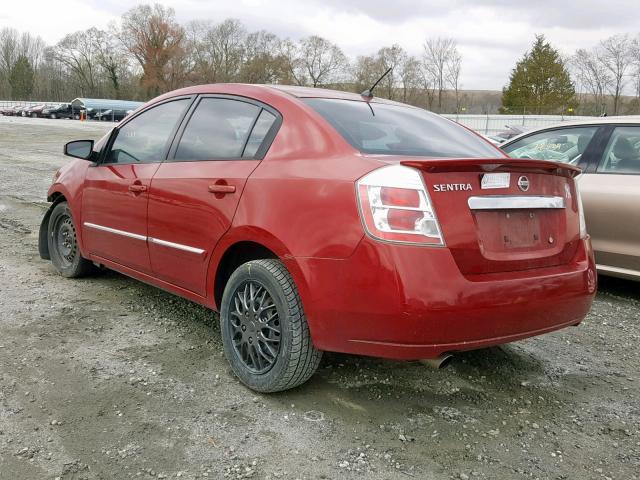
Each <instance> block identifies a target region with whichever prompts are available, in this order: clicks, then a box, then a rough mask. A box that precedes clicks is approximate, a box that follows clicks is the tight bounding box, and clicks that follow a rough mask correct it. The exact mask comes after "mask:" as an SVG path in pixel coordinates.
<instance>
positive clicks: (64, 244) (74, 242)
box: [47, 202, 95, 278]
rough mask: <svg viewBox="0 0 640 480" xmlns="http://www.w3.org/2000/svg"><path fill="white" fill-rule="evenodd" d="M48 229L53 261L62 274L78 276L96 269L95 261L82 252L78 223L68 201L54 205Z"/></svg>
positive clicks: (64, 275) (72, 276)
mask: <svg viewBox="0 0 640 480" xmlns="http://www.w3.org/2000/svg"><path fill="white" fill-rule="evenodd" d="M47 231H48V235H47V242H48V244H49V255H50V256H51V263H53V266H54V267H55V269H56V270H57V271H58V273H60V275H62V276H63V277H67V278H76V277H83V276H85V275H88V274H90V273H91V272H93V271H94V268H95V267H94V265H93V263H91V262H90V261H89V260H87V259H85V258H82V255H81V254H80V247H79V245H78V238H77V235H76V225H75V222H74V221H73V216H72V215H71V209H70V208H69V205H68V204H67V202H60V203H58V204H57V205H56V206H55V207H53V210H52V211H51V216H50V217H49V225H48V226H47Z"/></svg>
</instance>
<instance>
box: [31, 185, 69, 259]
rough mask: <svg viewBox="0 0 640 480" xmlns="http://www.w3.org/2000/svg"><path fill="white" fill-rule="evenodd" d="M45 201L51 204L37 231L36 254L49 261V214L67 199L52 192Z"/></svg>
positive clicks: (59, 193) (61, 194) (58, 193)
mask: <svg viewBox="0 0 640 480" xmlns="http://www.w3.org/2000/svg"><path fill="white" fill-rule="evenodd" d="M47 201H48V202H51V205H50V206H49V208H48V209H47V211H46V212H45V214H44V217H42V222H40V230H39V231H38V253H39V254H40V258H42V259H43V260H51V255H50V254H49V242H48V235H49V218H50V217H51V212H52V211H53V209H54V208H55V207H56V205H58V204H59V203H60V202H66V201H67V198H66V197H65V195H64V193H62V192H58V191H55V192H52V193H50V194H49V195H48V196H47Z"/></svg>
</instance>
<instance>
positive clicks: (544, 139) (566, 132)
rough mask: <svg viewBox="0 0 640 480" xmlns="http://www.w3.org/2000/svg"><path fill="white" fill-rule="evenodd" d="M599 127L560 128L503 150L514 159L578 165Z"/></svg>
mask: <svg viewBox="0 0 640 480" xmlns="http://www.w3.org/2000/svg"><path fill="white" fill-rule="evenodd" d="M597 130H598V127H574V128H560V129H557V130H549V131H545V132H540V133H536V134H533V135H529V136H527V137H524V138H521V139H520V140H518V141H516V142H513V143H512V144H510V145H506V146H504V147H502V149H503V150H504V151H505V152H507V153H508V154H509V156H510V157H513V158H531V159H535V160H551V161H554V162H562V163H570V164H572V165H577V164H578V163H579V162H580V158H582V154H583V153H584V151H585V150H586V149H587V146H588V145H589V143H590V142H591V139H592V138H593V136H594V135H595V133H596V131H597Z"/></svg>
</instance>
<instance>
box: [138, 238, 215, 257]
mask: <svg viewBox="0 0 640 480" xmlns="http://www.w3.org/2000/svg"><path fill="white" fill-rule="evenodd" d="M148 240H149V241H150V242H151V243H155V244H156V245H162V246H164V247H169V248H175V249H176V250H183V251H185V252H190V253H195V254H197V255H202V254H203V253H204V250H202V249H201V248H196V247H190V246H189V245H182V244H181V243H173V242H168V241H166V240H160V239H159V238H153V237H149V238H148Z"/></svg>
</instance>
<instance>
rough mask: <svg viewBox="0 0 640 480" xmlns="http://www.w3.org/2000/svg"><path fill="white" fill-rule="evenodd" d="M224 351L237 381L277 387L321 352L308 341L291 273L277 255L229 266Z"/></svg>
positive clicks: (309, 369)
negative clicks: (230, 267)
mask: <svg viewBox="0 0 640 480" xmlns="http://www.w3.org/2000/svg"><path fill="white" fill-rule="evenodd" d="M221 303H222V304H221V308H220V329H221V331H222V342H223V345H224V353H225V356H226V357H227V360H228V361H229V364H230V365H231V368H232V370H233V372H234V373H235V374H236V375H237V377H238V378H239V379H240V381H241V382H242V383H244V384H245V385H246V386H248V387H249V388H251V389H253V390H256V391H258V392H279V391H282V390H288V389H290V388H294V387H297V386H298V385H301V384H303V383H304V382H306V381H307V380H308V379H309V378H310V377H311V376H312V375H313V374H314V373H315V371H316V370H317V368H318V365H319V364H320V359H321V358H322V352H321V351H319V350H317V349H316V348H315V347H314V346H313V343H312V341H311V333H310V332H309V326H308V324H307V319H306V317H305V315H304V311H303V309H302V302H301V301H300V296H299V294H298V289H297V288H296V285H295V283H294V282H293V279H292V278H291V274H290V273H289V271H288V270H287V269H286V267H285V266H284V265H283V264H282V262H280V261H279V260H272V259H268V260H253V261H250V262H247V263H245V264H243V265H241V266H240V267H238V269H237V270H236V271H235V272H233V274H232V275H231V278H229V281H228V282H227V285H226V287H225V289H224V293H223V295H222V302H221Z"/></svg>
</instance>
